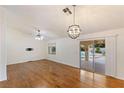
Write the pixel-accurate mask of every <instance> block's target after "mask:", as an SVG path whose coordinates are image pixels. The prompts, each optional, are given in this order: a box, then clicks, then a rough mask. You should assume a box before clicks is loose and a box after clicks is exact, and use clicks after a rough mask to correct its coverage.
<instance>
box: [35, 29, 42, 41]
mask: <svg viewBox="0 0 124 93" xmlns="http://www.w3.org/2000/svg"><path fill="white" fill-rule="evenodd" d="M43 38H44V37H43V35H42V34H41V31H40V30H39V29H38V30H36V35H35V39H36V40H43Z"/></svg>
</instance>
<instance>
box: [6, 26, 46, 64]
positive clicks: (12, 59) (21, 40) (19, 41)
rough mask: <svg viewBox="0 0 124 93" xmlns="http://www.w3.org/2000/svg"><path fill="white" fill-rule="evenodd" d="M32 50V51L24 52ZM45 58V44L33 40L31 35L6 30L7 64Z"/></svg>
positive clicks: (16, 30) (12, 29) (11, 29)
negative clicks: (28, 49) (27, 49)
mask: <svg viewBox="0 0 124 93" xmlns="http://www.w3.org/2000/svg"><path fill="white" fill-rule="evenodd" d="M26 48H33V49H34V50H33V51H25V49H26ZM45 58H46V42H45V41H38V40H35V39H34V37H33V36H32V35H31V34H28V33H24V32H23V31H21V30H19V29H14V28H10V27H8V28H7V64H15V63H22V62H27V61H34V60H40V59H45Z"/></svg>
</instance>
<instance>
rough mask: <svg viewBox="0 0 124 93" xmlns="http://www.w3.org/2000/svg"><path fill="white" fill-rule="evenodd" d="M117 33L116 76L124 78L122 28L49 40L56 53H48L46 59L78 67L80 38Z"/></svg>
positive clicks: (92, 37) (123, 38) (100, 36)
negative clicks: (74, 37) (72, 37)
mask: <svg viewBox="0 0 124 93" xmlns="http://www.w3.org/2000/svg"><path fill="white" fill-rule="evenodd" d="M116 35H117V66H116V67H117V68H116V69H117V71H116V72H117V75H116V77H117V78H121V79H124V62H123V61H124V57H123V55H124V44H123V42H124V29H123V28H122V29H115V30H110V31H103V32H97V33H92V34H88V35H81V36H80V38H79V39H77V40H70V39H68V38H62V39H57V40H50V41H49V42H48V43H56V48H57V49H56V51H57V53H56V55H49V54H48V59H49V60H53V61H56V62H59V63H63V64H67V65H71V66H74V67H79V64H80V60H79V42H80V41H81V40H87V39H94V38H95V39H96V38H103V37H104V38H106V37H109V36H116Z"/></svg>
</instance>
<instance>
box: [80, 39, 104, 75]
mask: <svg viewBox="0 0 124 93" xmlns="http://www.w3.org/2000/svg"><path fill="white" fill-rule="evenodd" d="M80 55H81V56H80V58H81V69H84V70H87V71H90V72H96V73H100V74H105V40H89V41H81V42H80Z"/></svg>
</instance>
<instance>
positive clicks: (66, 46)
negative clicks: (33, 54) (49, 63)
mask: <svg viewBox="0 0 124 93" xmlns="http://www.w3.org/2000/svg"><path fill="white" fill-rule="evenodd" d="M48 43H56V55H50V54H48V59H49V60H53V61H56V62H60V63H63V64H67V65H70V66H74V67H79V61H78V60H79V53H78V50H79V48H78V42H77V40H72V39H68V38H62V39H57V40H51V41H49V42H48ZM47 53H48V52H47Z"/></svg>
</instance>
